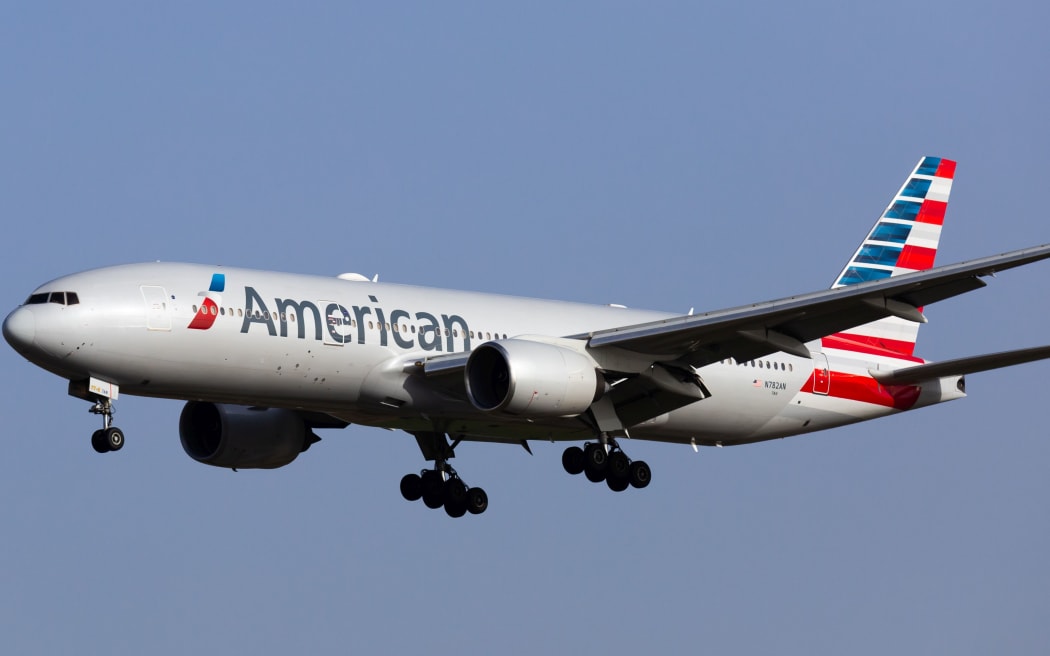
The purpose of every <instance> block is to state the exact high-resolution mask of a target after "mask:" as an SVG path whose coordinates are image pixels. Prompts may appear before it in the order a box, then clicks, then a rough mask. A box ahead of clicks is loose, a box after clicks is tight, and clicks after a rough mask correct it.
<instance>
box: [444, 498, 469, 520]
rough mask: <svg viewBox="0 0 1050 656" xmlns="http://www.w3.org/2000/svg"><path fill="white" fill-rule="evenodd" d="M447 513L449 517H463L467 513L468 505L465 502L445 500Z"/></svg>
mask: <svg viewBox="0 0 1050 656" xmlns="http://www.w3.org/2000/svg"><path fill="white" fill-rule="evenodd" d="M445 514H446V515H448V516H449V517H462V516H463V515H466V514H467V506H466V504H465V503H463V502H452V501H446V502H445Z"/></svg>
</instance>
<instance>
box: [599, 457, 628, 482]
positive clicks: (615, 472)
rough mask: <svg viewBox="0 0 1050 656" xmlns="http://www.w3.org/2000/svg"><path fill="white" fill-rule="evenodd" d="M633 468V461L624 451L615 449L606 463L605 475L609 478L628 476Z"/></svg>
mask: <svg viewBox="0 0 1050 656" xmlns="http://www.w3.org/2000/svg"><path fill="white" fill-rule="evenodd" d="M630 469H631V461H630V460H628V459H627V454H625V453H624V452H623V451H613V452H612V453H610V454H609V461H608V464H607V465H606V469H605V476H606V477H607V478H627V476H628V474H629V473H630Z"/></svg>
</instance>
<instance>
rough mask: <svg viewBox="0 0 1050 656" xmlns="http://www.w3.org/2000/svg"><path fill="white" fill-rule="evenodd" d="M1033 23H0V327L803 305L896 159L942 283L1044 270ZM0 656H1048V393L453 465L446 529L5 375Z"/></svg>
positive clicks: (907, 15)
mask: <svg viewBox="0 0 1050 656" xmlns="http://www.w3.org/2000/svg"><path fill="white" fill-rule="evenodd" d="M1048 20H1050V11H1048V10H1047V9H1046V8H1045V6H1043V5H1041V4H1038V3H1016V4H1011V5H1009V6H1001V7H997V8H994V9H993V8H991V7H988V8H985V7H982V6H980V5H978V4H977V3H965V4H964V3H947V2H943V3H942V2H937V3H928V4H919V5H916V4H913V3H896V2H884V3H876V4H871V3H869V4H868V5H866V6H863V7H854V6H851V5H850V4H849V3H846V4H842V3H806V2H803V3H790V4H789V5H784V4H782V3H769V4H768V5H765V4H738V3H725V4H717V5H713V6H708V7H697V6H695V5H694V3H627V2H602V3H587V2H584V3H574V4H572V5H571V6H563V3H532V4H530V5H529V6H517V5H510V6H508V5H500V6H492V5H491V4H490V3H433V2H428V3H383V4H381V5H379V6H371V5H367V6H359V5H356V4H352V3H303V4H302V6H296V7H292V6H291V5H289V4H286V3H271V2H266V3H225V4H223V6H221V7H215V6H213V3H197V2H190V3H178V4H177V5H171V6H167V5H165V6H146V5H142V4H140V3H108V2H103V3H92V4H90V5H89V4H85V3H69V4H62V3H8V4H6V5H4V6H3V7H0V62H3V64H2V66H0V85H2V87H0V88H2V89H3V98H4V103H3V112H2V114H3V117H4V120H3V122H2V125H0V181H2V182H0V189H2V190H3V193H0V217H2V220H3V225H4V227H5V231H4V235H5V238H4V257H3V259H2V262H0V271H2V273H3V275H2V276H0V300H2V301H3V303H6V307H8V308H14V307H15V306H16V305H17V304H19V303H20V302H22V301H23V300H24V299H25V297H26V296H27V295H28V293H29V292H30V291H31V290H32V289H33V288H34V287H36V286H37V285H38V284H40V283H42V282H43V281H45V280H48V279H51V278H54V277H57V276H59V275H62V274H66V273H70V272H74V271H79V270H83V269H88V268H92V267H97V266H102V265H107V264H114V263H122V262H131V261H144V260H158V259H159V260H180V261H181V260H186V261H194V262H205V263H214V264H226V265H231V266H247V267H257V268H268V269H277V270H287V271H295V272H306V273H314V274H320V275H336V274H339V273H342V272H345V271H356V272H360V273H363V274H366V275H368V276H371V275H373V274H376V273H379V274H380V276H381V278H382V279H383V280H387V281H394V282H407V283H418V284H432V285H436V286H446V287H457V288H465V289H475V290H485V291H495V292H502V293H511V294H520V295H528V296H540V297H555V298H564V299H571V300H579V301H588V302H595V303H608V302H617V303H623V304H626V305H629V306H632V307H647V308H654V309H661V310H670V311H681V312H683V313H684V312H686V311H688V309H689V308H690V307H695V308H696V309H697V310H698V311H702V310H707V309H717V308H720V307H725V306H730V305H737V304H740V303H744V302H748V301H760V300H765V299H769V298H775V297H779V296H783V295H788V294H792V293H799V292H807V291H813V290H816V289H821V288H825V287H827V286H828V285H830V283H831V281H832V279H833V278H834V276H835V275H836V274H837V273H838V272H839V271H840V270H841V268H842V265H843V264H844V262H845V261H846V259H847V258H848V257H849V255H850V254H851V253H852V252H853V250H854V249H855V248H856V246H857V244H858V243H859V242H860V240H861V239H862V238H863V236H864V235H865V234H866V232H867V230H868V229H869V227H870V226H871V224H872V223H873V222H874V220H875V219H876V217H877V216H878V214H879V213H880V212H881V211H882V209H883V208H884V207H885V205H886V203H887V202H888V201H889V199H890V197H891V196H892V194H893V192H895V191H896V190H897V188H898V187H899V185H900V184H901V181H902V180H903V179H904V176H905V175H907V173H908V172H909V171H910V170H911V167H912V166H914V164H915V163H916V162H917V161H918V159H919V158H920V157H921V156H923V155H927V154H929V155H941V156H945V157H951V158H954V159H957V160H958V161H959V168H958V172H957V176H956V183H955V187H954V189H953V195H952V204H951V206H950V207H949V210H948V216H947V221H946V224H945V227H946V230H945V232H944V236H943V238H942V241H941V250H940V254H939V262H941V263H948V262H953V261H960V260H964V259H968V258H972V257H977V256H981V255H987V254H992V253H997V252H1001V251H1005V250H1010V249H1013V248H1020V247H1023V246H1028V245H1034V244H1041V243H1046V242H1050V228H1048V227H1047V224H1046V220H1045V214H1046V210H1045V199H1044V198H1043V196H1044V190H1045V186H1046V185H1045V180H1046V177H1047V172H1048V164H1047V158H1046V155H1045V153H1046V152H1047V151H1048V149H1050V131H1048V129H1047V127H1046V116H1047V114H1048V109H1050V87H1048V86H1047V84H1046V62H1047V61H1048V59H1050V46H1048V41H1047V39H1046V37H1045V29H1044V28H1045V25H1046V24H1047V22H1048ZM1047 279H1050V268H1048V267H1047V265H1045V264H1037V265H1033V266H1031V267H1028V268H1025V269H1022V270H1016V271H1010V272H1007V273H1004V274H1002V275H1000V276H998V277H997V278H996V279H994V280H991V281H990V282H991V284H990V286H989V288H988V289H984V290H980V291H977V292H974V293H972V294H968V295H966V296H964V297H961V298H956V299H952V300H949V301H946V302H944V303H941V304H937V305H935V306H933V307H931V308H929V309H928V311H927V314H928V316H929V318H930V324H929V325H928V326H925V327H924V328H923V330H922V333H921V334H920V338H919V339H920V341H919V349H918V350H919V352H920V353H921V354H922V355H924V356H925V357H927V358H930V359H944V358H949V357H957V356H963V355H969V354H974V353H981V352H987V351H994V350H1000V349H1007V348H1017V347H1021V346H1028V345H1036V344H1043V343H1047V342H1048V341H1050V339H1048V338H1047V336H1046V330H1045V327H1046V325H1047V318H1048V311H1047V309H1046V305H1045V302H1044V298H1045V294H1044V290H1045V288H1046V285H1045V282H1044V281H1045V280H1047ZM0 366H2V367H3V371H4V374H5V375H4V382H3V394H2V396H0V403H2V407H3V416H4V417H6V418H7V420H8V422H10V423H8V424H7V430H6V434H7V439H6V441H5V445H6V446H5V453H4V457H3V458H0V498H3V500H4V502H3V504H0V525H2V526H3V535H4V537H3V539H2V540H0V651H2V652H4V653H25V654H33V653H40V654H50V653H84V652H92V653H113V654H125V653H126V654H132V653H135V654H138V653H153V654H185V653H190V652H191V651H203V652H205V653H219V652H228V653H247V652H254V653H288V652H291V651H293V650H294V651H297V652H312V653H331V652H346V651H347V650H359V651H362V652H364V651H366V650H367V652H369V653H403V652H405V651H407V650H409V649H412V650H419V649H430V650H437V652H439V653H441V652H445V651H452V650H453V649H455V650H456V651H457V652H459V653H466V654H487V653H507V654H525V653H537V652H554V653H558V652H569V651H575V652H578V653H595V652H599V651H605V652H612V653H618V652H627V651H644V652H647V653H648V652H654V653H660V652H664V653H693V652H696V651H697V650H698V649H703V650H705V651H710V652H711V653H770V652H772V651H777V652H779V653H785V652H786V653H807V654H813V653H827V654H839V653H843V652H847V653H854V654H885V653H891V652H900V651H904V652H907V653H957V654H966V653H975V654H985V653H991V652H996V653H1017V654H1026V653H1030V654H1043V653H1046V652H1047V649H1048V648H1050V630H1048V629H1047V624H1046V618H1047V617H1048V616H1050V597H1048V595H1047V592H1046V591H1047V589H1050V566H1048V564H1047V560H1046V554H1047V553H1048V552H1050V531H1048V526H1047V513H1046V502H1047V499H1048V498H1050V479H1048V477H1047V476H1046V465H1045V463H1046V462H1047V461H1048V459H1050V443H1048V440H1047V427H1046V421H1045V416H1046V413H1045V405H1046V401H1045V391H1044V390H1045V388H1046V379H1047V373H1048V372H1050V365H1047V364H1043V363H1037V364H1031V365H1026V366H1022V367H1016V368H1011V369H1007V370H1002V371H996V372H989V373H986V374H981V375H976V376H972V377H970V379H969V386H968V389H969V392H970V397H969V398H968V399H966V400H963V401H960V402H956V403H951V404H946V405H944V406H940V407H936V408H932V409H927V410H922V411H918V412H916V413H911V414H906V415H902V416H898V417H893V418H889V419H885V420H882V421H879V422H873V423H868V424H863V425H858V426H854V427H849V428H844V429H839V430H836V431H831V432H825V433H821V434H817V435H812V436H808V437H799V438H792V439H787V440H779V441H775V442H770V443H765V444H759V445H753V446H746V447H736V448H729V449H709V450H708V449H705V450H701V452H700V454H694V453H693V452H692V450H691V449H689V448H688V447H676V446H670V445H663V444H646V443H634V444H631V445H630V447H629V453H630V454H631V455H632V457H636V458H644V459H645V460H647V461H648V462H649V463H650V465H651V466H652V467H653V471H654V481H653V484H652V485H651V486H650V487H649V488H647V489H646V490H644V491H636V490H632V491H629V492H625V493H623V494H619V495H617V494H613V493H611V492H609V491H608V490H606V489H604V488H603V487H599V486H593V485H589V484H586V483H585V482H584V481H583V480H582V479H581V478H578V477H569V476H567V475H565V474H564V472H563V471H562V470H561V465H560V453H561V447H560V446H557V445H550V444H536V445H534V446H533V450H534V453H535V455H534V456H532V457H530V456H529V455H528V454H526V453H525V452H524V451H523V450H521V449H516V448H507V447H500V446H495V445H467V446H463V447H461V448H460V449H459V450H458V458H457V461H456V463H455V464H456V466H457V469H458V470H459V471H460V473H462V474H463V475H464V477H465V478H466V479H467V480H468V481H469V482H471V483H472V484H481V485H484V487H485V488H486V489H487V490H488V492H489V496H490V499H491V508H490V510H489V512H488V513H486V514H485V515H483V516H481V517H473V518H468V519H466V520H461V521H452V520H449V519H448V518H447V517H445V516H444V514H443V513H435V512H428V511H426V510H425V509H424V508H423V507H422V506H421V504H409V503H407V502H405V501H403V500H402V499H401V498H400V495H399V494H398V489H397V484H398V480H399V478H400V477H401V476H402V475H403V474H404V473H406V472H408V471H412V470H418V469H419V468H420V467H421V466H422V464H423V463H422V459H421V457H420V455H419V452H418V449H417V447H416V446H415V444H414V442H413V441H412V440H411V439H410V438H408V437H407V436H405V435H402V434H399V433H392V432H387V431H382V430H378V429H370V428H364V427H351V428H349V429H347V430H345V431H342V432H332V431H329V432H326V433H325V434H324V435H323V438H324V440H323V442H321V443H320V444H318V445H316V446H315V447H314V448H313V449H311V451H310V452H308V453H307V454H304V456H303V457H301V458H300V459H299V460H297V461H296V462H295V463H293V464H292V465H290V466H288V467H286V468H284V469H280V470H276V471H271V472H253V471H242V472H239V473H232V472H229V471H226V470H219V469H213V468H209V467H206V466H203V465H199V464H197V463H195V462H194V461H192V460H190V459H189V458H188V457H187V456H185V455H184V454H183V453H182V450H181V447H180V445H179V440H178V435H177V419H178V413H179V411H180V410H181V404H180V403H178V402H174V401H163V400H151V399H138V398H131V397H127V398H122V399H121V400H120V402H119V404H118V408H117V410H118V414H117V423H118V424H119V425H120V426H121V427H122V428H124V430H125V432H126V433H127V435H128V445H127V447H126V448H125V449H124V450H123V451H121V452H120V453H119V454H111V455H109V456H106V457H100V456H98V455H97V454H95V453H94V452H93V451H92V449H91V447H90V445H89V440H88V438H89V436H90V433H91V431H92V430H94V429H95V428H96V423H97V421H96V418H95V417H94V416H92V415H89V414H88V413H87V408H88V404H86V403H84V402H83V401H80V400H77V399H74V398H72V397H69V396H67V395H66V391H65V383H64V381H62V380H60V379H58V378H56V377H54V376H51V375H50V374H47V373H46V372H43V371H42V370H39V369H36V368H35V367H33V366H31V365H29V364H28V363H26V362H25V361H24V360H22V359H21V358H20V357H18V356H17V354H15V353H14V351H12V350H11V349H9V348H7V347H6V346H5V347H4V348H2V349H0Z"/></svg>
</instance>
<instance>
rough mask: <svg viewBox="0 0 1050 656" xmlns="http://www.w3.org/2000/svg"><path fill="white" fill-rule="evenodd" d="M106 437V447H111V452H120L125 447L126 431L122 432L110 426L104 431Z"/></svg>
mask: <svg viewBox="0 0 1050 656" xmlns="http://www.w3.org/2000/svg"><path fill="white" fill-rule="evenodd" d="M102 433H103V435H104V436H105V440H106V446H107V447H109V450H110V451H120V450H121V448H123V446H124V431H122V430H120V429H119V428H117V427H116V426H110V427H109V428H107V429H106V430H104V431H102Z"/></svg>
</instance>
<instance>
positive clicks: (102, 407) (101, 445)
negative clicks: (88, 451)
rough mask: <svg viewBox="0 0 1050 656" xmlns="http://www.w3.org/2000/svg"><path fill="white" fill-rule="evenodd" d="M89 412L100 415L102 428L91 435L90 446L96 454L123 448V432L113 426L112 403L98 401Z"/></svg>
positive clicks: (110, 401) (102, 400) (104, 400)
mask: <svg viewBox="0 0 1050 656" xmlns="http://www.w3.org/2000/svg"><path fill="white" fill-rule="evenodd" d="M89 412H90V413H91V414H94V415H102V428H100V429H99V430H97V431H95V432H94V433H92V434H91V446H92V448H94V449H95V451H97V452H98V453H108V452H110V451H120V450H121V449H122V448H123V447H124V431H122V430H120V429H119V428H117V427H116V426H114V425H113V412H114V410H113V401H112V400H110V399H99V400H97V401H95V405H93V406H91V408H90V409H89Z"/></svg>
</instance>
